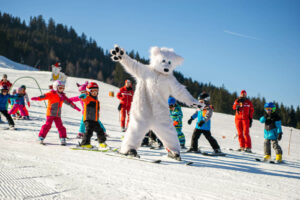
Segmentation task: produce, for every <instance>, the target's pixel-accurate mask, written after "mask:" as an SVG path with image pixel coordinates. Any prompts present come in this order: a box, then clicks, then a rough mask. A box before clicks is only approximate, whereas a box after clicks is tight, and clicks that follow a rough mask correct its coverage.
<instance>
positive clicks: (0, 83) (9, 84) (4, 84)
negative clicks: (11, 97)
mask: <svg viewBox="0 0 300 200" xmlns="http://www.w3.org/2000/svg"><path fill="white" fill-rule="evenodd" d="M0 86H6V87H7V88H8V90H9V89H10V87H11V86H12V84H11V82H9V80H7V81H6V82H4V81H3V80H1V81H0Z"/></svg>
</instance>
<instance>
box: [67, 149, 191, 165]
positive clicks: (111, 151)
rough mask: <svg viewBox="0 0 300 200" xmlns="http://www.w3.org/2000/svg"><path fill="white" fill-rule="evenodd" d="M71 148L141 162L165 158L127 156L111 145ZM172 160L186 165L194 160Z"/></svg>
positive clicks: (157, 162)
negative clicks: (105, 147)
mask: <svg viewBox="0 0 300 200" xmlns="http://www.w3.org/2000/svg"><path fill="white" fill-rule="evenodd" d="M71 149H72V150H84V151H95V152H102V153H104V154H105V155H108V156H114V157H120V158H126V159H131V160H138V161H141V162H148V163H155V164H159V163H161V162H163V160H161V159H148V158H143V157H134V156H126V155H124V154H121V153H120V152H119V149H117V148H113V147H109V148H107V149H98V148H97V147H93V148H91V149H86V148H81V147H75V148H71ZM170 161H171V159H170ZM172 162H176V163H179V164H185V165H188V166H189V165H192V164H193V162H190V161H186V160H181V161H177V160H174V159H172Z"/></svg>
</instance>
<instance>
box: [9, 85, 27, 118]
mask: <svg viewBox="0 0 300 200" xmlns="http://www.w3.org/2000/svg"><path fill="white" fill-rule="evenodd" d="M23 87H24V86H23ZM14 96H15V97H16V99H15V100H14V105H13V107H12V109H11V110H10V111H9V112H8V114H10V115H16V113H17V112H18V111H19V112H20V114H21V116H22V119H26V120H27V119H29V114H28V110H27V109H26V107H25V102H26V101H27V104H28V106H30V102H29V99H28V96H27V94H26V92H25V91H24V90H23V88H21V87H20V88H18V91H17V94H15V95H14Z"/></svg>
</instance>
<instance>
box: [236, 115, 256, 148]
mask: <svg viewBox="0 0 300 200" xmlns="http://www.w3.org/2000/svg"><path fill="white" fill-rule="evenodd" d="M249 125H250V121H249V120H248V119H247V120H244V119H243V120H240V119H235V126H236V129H237V132H238V137H239V142H240V147H241V148H250V149H251V147H252V146H251V137H250V135H249Z"/></svg>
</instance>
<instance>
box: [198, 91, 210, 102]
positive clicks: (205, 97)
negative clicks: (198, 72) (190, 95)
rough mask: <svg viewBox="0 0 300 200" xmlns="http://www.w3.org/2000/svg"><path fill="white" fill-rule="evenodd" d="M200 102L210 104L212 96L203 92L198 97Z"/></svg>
mask: <svg viewBox="0 0 300 200" xmlns="http://www.w3.org/2000/svg"><path fill="white" fill-rule="evenodd" d="M198 100H204V101H207V102H208V101H209V100H210V96H209V94H208V93H206V92H201V94H200V95H199V97H198Z"/></svg>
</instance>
